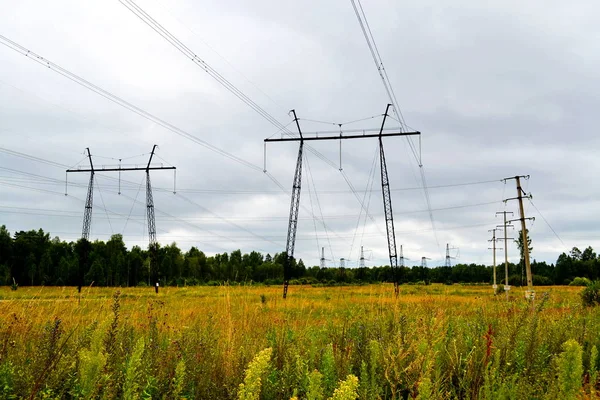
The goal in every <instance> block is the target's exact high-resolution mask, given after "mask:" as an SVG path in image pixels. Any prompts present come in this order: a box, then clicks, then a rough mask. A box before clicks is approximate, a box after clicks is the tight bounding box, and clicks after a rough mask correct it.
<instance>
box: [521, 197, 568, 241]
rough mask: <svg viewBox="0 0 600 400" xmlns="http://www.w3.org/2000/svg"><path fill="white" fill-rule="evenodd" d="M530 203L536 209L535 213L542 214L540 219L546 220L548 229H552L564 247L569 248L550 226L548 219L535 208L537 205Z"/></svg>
mask: <svg viewBox="0 0 600 400" xmlns="http://www.w3.org/2000/svg"><path fill="white" fill-rule="evenodd" d="M529 203H531V205H532V206H533V208H535V211H537V212H538V214H540V217H542V219H543V220H544V222H545V223H546V225H548V228H550V230H551V231H552V233H554V236H556V238H557V239H558V240H559V241H560V242H561V243H562V245H563V246H564V247H565V248H567V245H566V244H565V242H563V241H562V239H561V238H560V236H558V233H556V231H555V230H554V228H553V227H552V225H550V223H549V222H548V220H547V219H546V217H544V214H542V213H541V211H540V210H539V209H538V208H537V207H536V206H535V204H533V201H531V199H529Z"/></svg>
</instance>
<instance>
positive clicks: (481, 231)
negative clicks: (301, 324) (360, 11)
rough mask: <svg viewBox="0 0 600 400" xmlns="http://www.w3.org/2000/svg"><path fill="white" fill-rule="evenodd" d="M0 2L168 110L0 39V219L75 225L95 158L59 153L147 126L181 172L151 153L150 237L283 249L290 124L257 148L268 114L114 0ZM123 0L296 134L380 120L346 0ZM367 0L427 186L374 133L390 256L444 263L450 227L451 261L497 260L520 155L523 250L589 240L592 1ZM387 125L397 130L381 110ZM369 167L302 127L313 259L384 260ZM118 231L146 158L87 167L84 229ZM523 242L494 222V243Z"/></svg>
mask: <svg viewBox="0 0 600 400" xmlns="http://www.w3.org/2000/svg"><path fill="white" fill-rule="evenodd" d="M0 4H1V5H2V9H3V12H2V13H0V35H2V37H4V38H7V39H10V40H11V41H13V42H15V43H18V44H19V45H21V46H23V47H24V48H26V49H28V50H29V51H31V52H33V53H35V54H37V55H39V56H42V57H43V58H44V59H46V60H49V61H51V62H52V63H54V65H57V66H60V67H61V68H64V70H66V71H69V72H70V73H73V74H75V75H77V76H79V77H81V78H83V79H85V80H86V81H88V82H90V83H92V84H93V85H96V86H97V87H99V88H102V89H103V90H105V91H107V92H109V93H111V94H113V95H115V96H118V97H119V98H121V99H124V100H125V101H127V102H128V103H130V104H133V105H135V106H136V107H138V108H139V109H141V110H144V111H145V112H147V113H149V114H150V115H152V116H154V117H157V118H160V119H161V120H163V121H166V122H168V123H169V124H171V125H172V126H173V127H176V129H171V130H169V129H165V128H164V127H163V126H161V125H160V124H157V123H155V122H153V121H152V120H150V119H148V118H144V117H142V116H140V115H139V114H136V113H135V112H132V111H131V110H128V109H126V108H124V107H122V106H121V105H118V104H115V103H114V102H111V101H110V100H108V99H107V98H105V97H103V96H101V95H99V94H97V93H94V92H93V91H91V90H89V89H87V88H85V87H82V86H80V85H78V84H77V83H76V82H74V81H73V80H70V79H68V78H67V77H65V76H64V74H59V73H57V72H56V69H55V68H48V67H47V66H43V65H41V64H40V63H36V62H34V61H33V60H32V57H26V56H24V55H23V54H22V53H19V52H17V51H14V50H13V49H11V48H9V47H7V46H6V45H3V46H0V66H1V67H0V225H1V224H4V225H6V226H7V228H8V229H9V231H11V232H13V233H14V232H15V231H20V230H29V229H39V228H43V229H44V230H45V231H47V232H49V233H50V234H51V236H52V237H54V236H59V237H60V238H61V239H62V240H68V241H71V240H77V239H78V238H79V237H81V227H82V221H83V211H84V203H85V197H86V192H87V185H88V181H89V174H88V173H71V174H69V176H68V182H67V184H66V185H65V180H66V173H65V170H66V169H67V168H88V167H89V163H88V161H87V159H86V157H85V154H84V151H85V149H86V148H89V149H90V151H91V154H92V160H93V162H94V166H95V167H96V168H99V167H102V166H105V167H109V166H115V165H117V164H118V163H119V159H121V164H122V165H123V166H133V165H137V166H144V165H145V164H146V163H147V162H148V157H149V153H150V151H151V149H152V147H153V145H154V144H156V145H158V149H157V151H156V157H155V158H154V160H153V166H160V165H163V166H175V167H176V168H177V170H176V171H177V173H176V177H175V176H174V174H173V172H172V171H170V170H165V171H152V173H151V180H152V185H153V197H154V204H155V209H156V227H157V238H158V241H159V242H160V243H161V244H163V245H166V244H170V243H172V242H176V243H177V244H178V246H180V247H181V248H182V249H183V250H187V249H189V248H190V247H191V246H196V247H198V248H199V249H200V250H202V251H204V252H205V253H207V254H209V255H212V254H215V253H222V252H224V251H227V252H230V251H233V250H236V249H240V250H241V251H242V252H250V251H252V250H258V251H261V252H263V253H270V254H274V253H277V252H281V251H284V250H285V246H286V235H287V228H288V218H289V217H288V214H289V210H290V193H291V189H292V180H293V176H294V168H295V164H296V159H297V152H298V143H297V142H274V143H269V144H268V145H267V147H266V157H265V147H264V142H263V140H264V139H265V138H268V137H282V135H283V132H282V130H281V129H280V128H278V127H277V126H275V124H273V123H271V122H269V121H268V120H267V119H265V118H263V116H261V115H260V114H259V113H257V112H255V110H253V109H252V108H251V107H249V106H248V105H247V104H246V103H244V102H242V101H241V100H240V99H239V98H238V97H236V96H234V95H233V94H232V93H231V92H230V91H229V90H227V88H226V87H225V86H224V85H223V84H221V83H219V82H218V81H217V80H216V79H215V78H214V77H212V76H211V75H209V74H208V73H207V71H206V69H205V68H203V67H202V66H200V65H199V63H196V62H193V61H192V60H191V58H190V57H186V56H185V55H184V54H182V53H181V52H180V51H179V50H177V49H176V48H175V47H174V46H173V45H171V44H170V43H169V42H167V41H166V40H165V39H164V38H163V37H162V36H160V35H159V34H158V33H157V32H156V31H154V30H152V29H151V28H150V27H149V26H148V25H146V24H145V23H144V22H142V21H141V20H140V19H139V18H138V17H137V16H136V15H135V14H134V13H132V12H131V11H130V10H129V9H128V8H126V7H125V5H124V4H122V3H120V2H119V1H117V0H111V1H106V0H102V1H100V0H90V1H85V2H82V1H75V0H71V1H69V0H57V1H56V2H51V3H47V2H39V1H34V0H19V1H16V0H0ZM136 4H137V5H138V6H139V7H140V8H141V9H142V10H143V11H145V12H146V13H147V14H148V15H150V16H151V17H152V18H154V19H155V20H156V21H157V22H158V23H160V24H161V25H162V26H163V27H164V28H165V29H167V30H168V31H169V32H170V33H171V34H172V35H173V36H174V37H176V38H177V39H178V40H179V41H181V42H182V43H184V44H185V46H187V47H188V48H189V49H191V50H192V51H193V53H194V54H195V55H196V56H197V57H198V59H201V60H202V62H204V63H205V64H204V65H205V66H206V65H207V66H210V68H211V69H212V70H214V71H216V72H217V73H218V74H219V75H220V76H222V77H224V78H225V79H226V80H227V82H229V83H231V85H233V87H235V88H236V89H237V90H239V91H241V92H242V93H243V94H244V95H245V96H247V98H249V99H251V100H252V101H253V102H254V103H256V104H258V105H259V106H260V107H261V108H262V109H264V110H265V111H266V112H267V113H268V114H269V116H272V117H273V118H274V119H276V120H277V121H278V123H279V124H280V125H279V126H281V125H285V126H287V127H288V129H289V130H290V131H292V132H294V133H295V132H296V127H295V125H294V123H293V117H292V116H291V114H289V113H288V112H289V110H291V109H294V110H295V111H296V113H297V116H298V118H299V121H298V122H299V124H300V127H301V129H302V131H303V132H304V133H305V135H307V136H310V135H311V132H326V131H333V132H336V133H335V134H337V132H339V130H340V126H339V125H338V124H342V126H341V129H342V131H343V134H350V131H351V130H355V129H358V130H373V129H375V130H377V129H378V128H379V127H380V125H381V122H382V114H383V113H384V111H385V108H386V105H387V103H389V99H388V96H387V94H386V91H385V89H384V85H383V84H382V81H381V78H380V76H379V73H378V70H377V68H376V65H375V64H374V62H373V59H372V58H371V54H370V52H369V49H368V47H367V42H366V40H365V38H364V36H363V34H362V31H361V29H360V25H359V23H358V20H357V17H356V15H355V13H354V9H353V7H352V3H351V1H342V0H332V1H327V2H321V1H313V0H308V1H306V2H302V3H301V4H300V3H298V2H295V1H291V0H278V1H273V0H256V1H252V2H247V1H240V0H232V1H226V2H224V1H212V0H207V1H203V2H201V3H199V2H194V1H170V2H165V1H164V0H161V1H159V0H140V1H137V2H136ZM362 6H363V8H364V12H365V15H366V17H367V20H368V22H369V25H370V28H371V31H372V34H373V37H374V38H375V42H376V45H377V48H378V50H379V53H380V55H381V58H382V60H383V62H384V67H385V71H386V72H387V74H388V77H389V83H390V85H391V87H392V88H393V90H394V92H395V94H396V97H397V99H398V105H399V107H400V111H401V112H402V115H403V117H404V120H405V121H406V123H407V125H408V126H410V127H411V128H412V129H413V130H417V131H419V132H421V135H420V139H414V140H413V143H414V145H415V146H416V147H417V148H418V149H420V157H421V160H422V164H423V168H422V170H423V172H424V177H425V182H426V185H427V187H428V189H427V191H425V190H424V189H423V179H422V178H421V171H420V167H419V165H418V162H417V160H416V159H415V157H414V155H413V153H412V152H411V150H410V148H409V144H408V141H407V139H406V138H405V137H388V138H385V139H384V140H383V143H384V150H385V154H386V160H387V168H388V173H389V179H390V188H391V197H392V204H393V212H394V223H395V230H396V243H397V246H398V248H399V247H400V246H401V245H402V248H403V252H404V256H405V257H406V258H407V260H406V264H407V265H417V264H420V263H421V260H422V257H427V258H428V259H427V265H428V266H436V265H443V263H444V258H445V248H446V244H449V247H451V248H452V250H451V251H450V253H451V256H452V257H456V258H454V259H452V263H458V262H463V263H472V262H473V263H485V264H487V265H491V263H492V250H490V249H488V248H489V247H491V243H490V242H488V240H489V239H491V237H492V233H491V232H489V230H490V229H493V228H495V227H496V226H497V225H501V224H502V217H501V216H496V212H501V211H509V212H514V213H515V214H514V215H515V218H518V216H519V215H518V204H517V202H516V201H514V200H511V201H508V202H506V203H504V202H503V201H502V200H504V199H507V198H512V197H516V195H517V190H516V186H515V181H514V180H508V181H506V182H503V181H502V179H503V178H507V177H513V176H516V175H530V179H528V180H524V181H523V189H524V190H525V191H526V192H527V193H531V194H532V201H529V200H525V202H524V210H525V215H526V217H535V221H528V229H529V232H530V237H531V239H532V246H533V252H532V254H531V257H532V259H536V260H538V261H547V262H550V263H554V262H555V261H556V259H557V257H558V255H559V254H560V253H562V252H563V251H564V252H566V251H569V250H570V249H571V248H572V247H574V246H577V247H579V248H581V249H583V248H585V247H587V246H592V247H594V248H600V228H599V227H598V224H597V221H596V219H597V216H598V215H599V211H600V204H599V203H598V201H597V199H598V197H599V195H600V187H599V185H597V184H596V182H597V180H596V171H598V170H599V168H600V160H599V159H598V157H597V155H596V153H597V149H598V146H599V145H600V139H599V138H598V135H597V132H596V129H597V124H596V121H595V119H596V117H595V116H596V115H597V110H598V109H599V106H600V97H599V96H598V95H597V94H598V93H599V92H600V90H599V89H600V55H599V53H598V51H597V43H598V41H599V40H600V23H599V22H600V21H598V19H599V18H598V15H600V13H599V11H600V10H599V8H600V6H598V5H597V4H594V2H589V1H583V0H574V1H570V2H558V1H542V0H531V1H527V2H522V1H512V0H508V1H507V0H502V1H473V0H471V1H456V2H452V4H451V5H450V4H449V3H448V2H446V1H441V0H421V1H404V2H398V1H391V0H390V1H385V0H382V1H364V2H363V3H362ZM0 43H2V44H6V40H5V39H2V38H0ZM356 120H362V121H359V122H354V123H347V122H349V121H356ZM317 121H318V122H317ZM386 128H389V129H391V130H392V129H393V130H397V129H399V127H398V123H397V122H396V121H394V120H393V119H388V121H387V122H386ZM173 130H176V131H177V132H179V134H177V133H175V132H173ZM391 130H390V131H391ZM322 134H323V133H322ZM190 135H191V136H192V137H193V138H192V139H191V140H190ZM199 142H201V143H200V144H199ZM223 151H225V152H226V155H225V156H224V155H223ZM228 155H233V158H232V157H229V156H228ZM340 159H341V167H342V171H340V170H339V168H340V165H339V163H340ZM324 160H325V161H324ZM265 165H266V170H267V173H264V172H263V169H264V166H265ZM379 171H380V164H379V159H378V141H377V139H372V138H371V139H357V140H345V141H343V142H342V144H341V150H340V142H339V141H320V142H308V143H307V144H306V149H305V157H304V160H303V176H302V192H301V209H300V213H299V221H298V233H297V238H296V239H297V240H296V247H295V256H296V258H302V259H303V260H304V261H305V263H306V264H307V265H318V264H319V258H320V256H321V249H322V248H324V252H325V258H326V259H327V261H326V264H327V265H328V266H334V265H339V262H340V261H339V260H340V258H345V259H346V266H347V267H356V266H357V265H358V263H359V258H360V249H361V247H362V248H363V249H364V258H365V264H366V265H367V266H369V265H383V264H386V263H389V258H388V248H387V240H386V235H385V217H384V210H383V202H382V194H381V180H380V179H381V178H380V172H379ZM269 176H271V178H270V177H269ZM175 182H176V188H174V183H175ZM279 185H282V186H283V189H285V190H283V189H282V188H281V187H280V186H279ZM119 187H120V189H119ZM65 188H66V189H67V190H66V192H67V195H66V196H65ZM351 188H353V189H354V190H355V191H356V192H355V193H354V192H353V191H352V189H351ZM174 189H175V190H174ZM119 190H120V192H121V194H118V193H119ZM174 191H175V193H173V192H174ZM426 193H427V194H428V196H429V204H428V202H427V201H426V196H427V195H426ZM365 210H366V211H367V212H365ZM518 223H519V222H518V221H516V222H515V224H518ZM519 229H520V228H519V226H518V225H516V226H515V229H514V230H510V229H509V231H508V235H509V237H516V235H517V234H518V231H519ZM117 233H119V234H122V235H123V237H124V240H125V242H126V244H127V245H128V246H133V245H139V246H142V247H146V246H147V243H148V233H147V224H146V218H145V173H144V172H143V171H135V172H123V173H122V174H121V176H120V180H119V174H118V173H115V172H106V173H97V174H96V179H95V190H94V208H93V217H92V226H91V234H90V238H91V239H102V240H107V239H109V238H110V236H111V235H112V234H117ZM497 235H498V236H502V235H503V233H502V232H500V231H499V232H497ZM498 246H499V247H501V246H503V243H499V244H498ZM497 254H498V262H501V260H502V259H503V252H502V251H498V253H497ZM518 254H519V253H518V249H517V247H516V245H515V244H514V243H513V242H512V241H510V240H509V241H508V255H509V260H512V261H515V262H516V261H518V258H519V255H518ZM534 273H535V271H534Z"/></svg>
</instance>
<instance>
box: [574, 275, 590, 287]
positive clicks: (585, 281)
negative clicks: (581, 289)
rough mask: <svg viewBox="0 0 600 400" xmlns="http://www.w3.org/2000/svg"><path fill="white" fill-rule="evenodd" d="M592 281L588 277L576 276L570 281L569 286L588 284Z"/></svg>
mask: <svg viewBox="0 0 600 400" xmlns="http://www.w3.org/2000/svg"><path fill="white" fill-rule="evenodd" d="M590 283H592V281H590V280H589V279H588V278H579V277H577V278H575V279H573V280H572V281H571V283H569V286H588V285H589V284H590Z"/></svg>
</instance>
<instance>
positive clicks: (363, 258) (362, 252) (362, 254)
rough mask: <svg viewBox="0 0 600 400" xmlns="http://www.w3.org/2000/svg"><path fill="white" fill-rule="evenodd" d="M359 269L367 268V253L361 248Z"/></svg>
mask: <svg viewBox="0 0 600 400" xmlns="http://www.w3.org/2000/svg"><path fill="white" fill-rule="evenodd" d="M358 267H359V268H364V267H365V251H364V250H363V247H362V246H360V260H359V263H358Z"/></svg>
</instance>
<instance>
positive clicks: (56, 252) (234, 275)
mask: <svg viewBox="0 0 600 400" xmlns="http://www.w3.org/2000/svg"><path fill="white" fill-rule="evenodd" d="M79 247H81V240H80V241H78V242H66V241H61V240H60V239H59V238H58V237H54V238H51V235H50V234H49V233H46V232H44V231H43V230H42V229H39V230H37V231H36V230H30V231H19V232H15V233H14V234H13V235H11V233H10V232H9V231H8V229H7V228H6V226H4V225H2V226H1V227H0V285H12V284H18V285H20V286H29V285H31V286H36V285H45V286H76V285H77V282H78V273H79V263H80V261H79V260H80V257H79V256H78V254H79V252H80V249H79ZM284 257H285V254H284V253H276V254H273V255H271V254H266V255H263V254H261V253H259V252H256V251H252V252H250V253H245V254H242V252H241V251H240V250H234V251H232V252H230V253H222V254H215V255H214V256H207V255H206V254H205V253H203V252H202V251H201V250H199V249H197V248H196V247H192V248H190V249H189V250H188V251H187V252H183V251H182V250H181V249H180V248H179V247H177V244H176V243H172V244H170V245H167V246H160V247H159V249H158V253H157V259H158V262H157V266H158V271H157V275H158V276H159V282H160V284H161V285H163V286H164V285H173V286H184V285H220V284H222V283H224V282H229V283H236V282H238V283H247V284H248V283H263V284H280V283H282V282H283V261H284ZM87 265H88V266H89V267H87V268H85V270H84V271H82V272H83V276H84V284H85V285H87V286H89V285H94V286H121V287H128V286H144V285H148V284H149V277H150V276H152V275H151V271H150V270H149V267H150V261H149V252H148V251H147V250H145V249H142V248H140V247H139V246H133V247H132V248H131V249H128V248H127V246H126V245H125V242H124V241H123V237H122V235H120V234H115V235H112V236H111V238H110V240H108V241H106V242H104V241H101V240H96V241H94V242H91V249H90V251H89V260H88V262H87ZM522 265H523V263H522V262H520V263H516V264H514V263H509V284H511V285H516V286H519V285H523V284H525V282H524V270H523V267H522ZM531 269H532V271H533V283H534V285H568V284H569V283H570V282H571V281H572V280H573V279H574V278H576V277H585V278H588V279H591V280H596V279H598V278H599V277H600V258H599V257H598V256H597V255H596V253H595V252H594V250H593V249H592V247H587V248H585V249H584V250H583V251H581V250H579V249H578V248H577V247H574V248H573V249H572V250H571V252H570V253H569V254H566V253H562V254H560V255H559V256H558V259H557V260H556V263H555V264H548V263H546V262H537V261H535V260H534V261H533V262H532V265H531ZM497 276H498V283H499V284H503V283H504V265H503V264H501V265H499V266H498V270H497ZM292 277H293V280H292V281H291V282H290V283H291V284H313V285H339V284H360V283H377V282H391V281H392V274H391V269H390V267H389V266H388V265H385V266H372V267H364V268H338V267H327V268H320V267H319V266H306V265H305V264H304V262H303V261H302V259H299V260H294V261H293V271H292ZM400 277H401V281H402V282H403V283H421V284H428V283H446V284H453V283H483V284H491V282H492V266H490V265H481V264H473V263H471V264H464V263H457V264H456V265H453V266H451V267H446V266H431V267H421V266H413V267H402V268H401V271H400Z"/></svg>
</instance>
